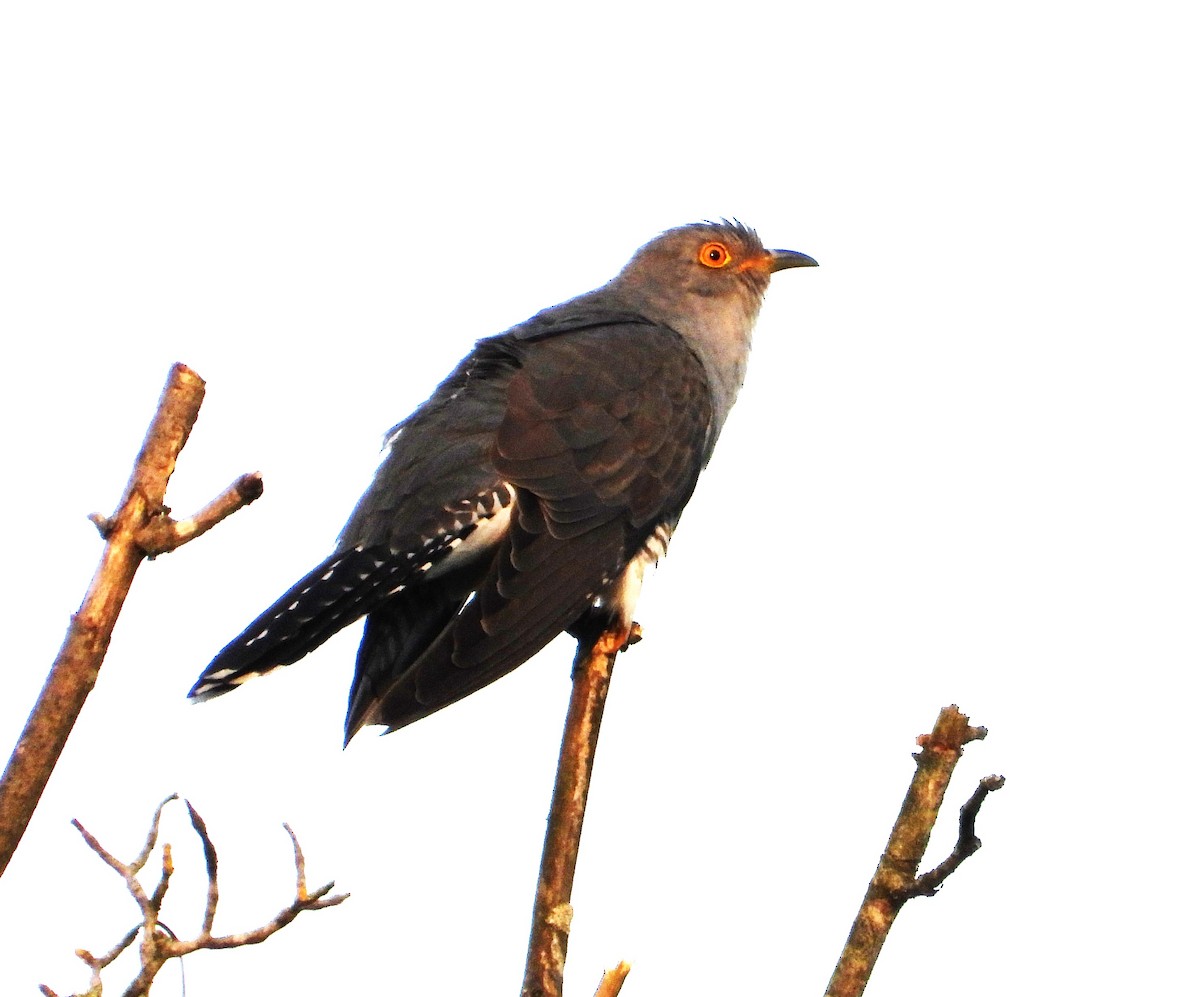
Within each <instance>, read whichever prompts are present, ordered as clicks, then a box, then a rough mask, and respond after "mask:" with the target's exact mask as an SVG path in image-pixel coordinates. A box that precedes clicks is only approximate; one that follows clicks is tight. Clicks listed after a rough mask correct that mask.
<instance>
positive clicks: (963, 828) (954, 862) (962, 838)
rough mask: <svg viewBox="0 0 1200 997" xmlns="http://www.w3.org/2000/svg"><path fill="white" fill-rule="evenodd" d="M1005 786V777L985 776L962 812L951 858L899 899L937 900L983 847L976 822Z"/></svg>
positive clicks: (923, 876) (963, 806)
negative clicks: (946, 884) (947, 883)
mask: <svg viewBox="0 0 1200 997" xmlns="http://www.w3.org/2000/svg"><path fill="white" fill-rule="evenodd" d="M1003 785H1004V776H1002V775H989V776H984V778H982V779H980V780H979V785H978V786H976V787H975V792H973V793H972V794H971V796H970V798H969V799H968V800H967V802H966V803H964V804H963V805H962V808H961V809H960V810H959V812H958V813H959V817H958V840H957V841H955V843H954V848H953V849H952V850H951V852H950V854H949V855H948V856H947V857H946V858H945V859H944V860H943V861H942V862H940V863H938V865H936V866H934V868H932V869H930V870H929V871H928V872H924V873H922V874H921V875H920V876H918V877H917V879H916V882H914V883H913V884H912V886H910V887H909V888H908V889H906V890H901V891H899V892H898V894H897V896H898V897H902V898H903V899H904V900H911V899H912V898H913V897H931V896H933V895H934V894H935V893H937V891H938V890H939V889H940V888H941V885H942V884H943V883H944V882H945V881H946V880H947V879H948V878H949V877H950V875H951V874H952V873H953V872H954V871H955V870H956V869H957V868H958V867H959V866H960V865H962V864H963V863H964V862H965V861H966V860H967V859H969V858H970V857H971V856H972V855H974V854H975V853H976V852H977V851H979V849H980V848H982V847H983V842H982V841H980V840H979V838H977V837H976V836H975V818H976V817H978V816H979V810H980V808H981V807H982V806H983V801H984V800H986V799H987V796H988V793H994V792H995V791H996V790H997V789H1000V788H1001V787H1002V786H1003Z"/></svg>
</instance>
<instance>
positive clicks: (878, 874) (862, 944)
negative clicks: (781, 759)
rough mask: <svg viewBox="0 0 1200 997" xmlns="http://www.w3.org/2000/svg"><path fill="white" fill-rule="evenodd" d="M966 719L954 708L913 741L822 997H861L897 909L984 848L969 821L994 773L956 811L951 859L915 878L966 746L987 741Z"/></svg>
mask: <svg viewBox="0 0 1200 997" xmlns="http://www.w3.org/2000/svg"><path fill="white" fill-rule="evenodd" d="M968 720H969V718H968V717H966V716H965V715H963V714H962V713H960V712H959V710H958V707H957V706H947V707H946V708H945V709H943V710H942V711H941V713H940V714H939V715H938V719H937V723H935V724H934V726H933V731H932V733H929V734H922V735H921V736H920V737H918V738H917V744H918V745H920V747H921V751H920V752H919V753H917V754H916V755H914V756H913V757H914V758H915V759H916V762H917V771H916V772H915V773H914V774H913V778H912V783H911V784H910V785H909V788H908V795H907V796H906V797H905V798H904V803H903V804H902V805H901V807H900V816H899V817H898V818H897V819H896V824H895V826H894V827H893V828H892V834H891V837H890V838H889V839H888V843H887V848H886V849H885V850H884V852H883V855H881V856H880V859H879V865H878V866H877V867H876V869H875V875H874V876H872V877H871V883H870V885H869V886H868V887H867V894H866V896H865V897H863V902H862V906H861V907H860V908H859V911H858V915H857V916H856V917H855V919H854V924H853V926H852V927H851V928H850V937H849V938H847V940H846V946H845V948H844V949H843V950H842V954H841V957H840V958H839V959H838V963H837V967H836V968H835V969H834V971H833V976H832V977H831V978H830V981H829V986H828V988H827V989H826V991H825V994H826V997H859V995H861V994H862V992H863V990H864V989H865V987H866V985H867V980H868V979H869V978H870V976H871V971H872V970H873V969H874V968H875V962H876V960H877V959H878V958H879V953H880V951H881V950H882V948H883V943H884V942H885V941H886V940H887V935H888V931H890V930H891V927H892V923H893V922H894V921H895V919H896V915H897V914H899V913H900V908H901V907H902V906H904V904H905V902H906V901H908V900H910V899H912V898H913V897H917V896H933V895H934V893H935V892H937V890H938V888H939V887H940V886H941V885H942V884H943V883H944V882H945V881H946V878H947V877H948V876H950V875H951V873H953V872H954V871H955V870H956V869H957V868H958V867H959V866H960V865H962V863H963V862H964V861H966V859H967V858H969V857H970V856H971V855H973V854H974V853H975V852H977V851H978V850H979V848H980V847H981V845H982V842H980V840H979V839H978V838H977V837H976V836H975V819H976V818H977V817H978V816H979V809H980V807H982V806H983V801H984V799H986V798H987V795H988V794H989V793H991V792H994V791H995V790H997V789H999V788H1000V787H1001V786H1003V785H1004V777H1003V776H998V775H992V776H988V777H987V778H985V779H982V780H981V781H980V783H979V786H978V788H977V789H976V790H975V792H974V793H973V794H972V795H971V798H970V799H969V800H968V801H967V802H966V803H965V804H964V805H963V807H962V810H961V811H960V816H959V826H958V840H957V841H956V842H955V845H954V849H953V850H952V851H951V853H950V855H949V857H948V858H946V860H945V861H943V862H942V863H940V864H939V865H938V866H936V867H935V868H934V869H932V870H930V871H929V872H927V873H924V874H923V875H920V876H918V875H917V868H918V867H919V866H920V864H921V859H922V858H924V856H925V849H926V848H928V847H929V836H930V834H931V833H932V831H933V825H934V822H935V821H936V820H937V815H938V811H939V810H940V809H941V806H942V800H943V798H944V797H945V795H946V787H947V786H948V785H949V783H950V776H951V775H952V774H953V772H954V767H955V765H957V764H958V759H959V758H960V757H961V756H962V751H963V747H964V745H966V744H968V743H970V742H971V741H979V740H982V739H983V738H984V737H986V736H987V728H986V727H972V726H970V724H969V722H968Z"/></svg>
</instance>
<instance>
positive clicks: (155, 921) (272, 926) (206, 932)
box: [41, 795, 349, 997]
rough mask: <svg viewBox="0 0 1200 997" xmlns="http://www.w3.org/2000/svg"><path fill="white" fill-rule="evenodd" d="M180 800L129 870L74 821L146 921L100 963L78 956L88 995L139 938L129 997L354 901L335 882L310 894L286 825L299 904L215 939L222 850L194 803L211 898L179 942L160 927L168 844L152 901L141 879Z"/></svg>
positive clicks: (95, 991)
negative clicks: (188, 959) (170, 970)
mask: <svg viewBox="0 0 1200 997" xmlns="http://www.w3.org/2000/svg"><path fill="white" fill-rule="evenodd" d="M175 799H178V797H177V796H175V795H171V796H169V797H167V799H165V800H164V801H163V802H162V803H160V804H159V805H158V809H157V810H156V811H155V812H154V819H153V821H152V823H151V826H150V834H149V836H148V838H147V845H146V847H145V848H144V849H143V850H142V852H141V853H139V855H138V857H137V858H136V859H134V861H133V862H130V863H128V864H127V863H124V862H121V861H120V860H119V859H117V858H115V857H114V856H113V855H112V854H111V853H110V852H109V851H108V850H107V849H105V848H104V846H102V845H101V844H100V842H99V841H97V840H96V838H95V837H94V836H93V835H92V834H91V833H90V832H89V831H88V830H87V829H86V828H85V827H84V826H83V825H82V824H80V823H79V821H77V820H76V821H72V823H73V824H74V825H75V827H76V828H77V829H78V831H79V833H80V834H81V835H82V836H83V840H84V841H85V842H87V845H88V847H89V848H91V849H92V851H94V852H95V853H96V854H97V855H99V856H100V858H101V860H102V861H103V862H104V864H105V865H107V866H109V867H110V868H112V869H113V870H115V871H116V872H117V873H118V874H119V875H120V876H121V878H122V879H123V880H124V881H125V887H126V889H128V890H129V893H130V895H131V896H132V897H133V899H134V901H135V902H136V903H137V905H138V910H139V911H141V915H142V920H141V923H139V924H137V925H135V926H134V927H133V928H132V929H131V930H130V931H128V932H127V933H126V934H125V935H124V936H123V937H122V938H121V940H120V941H119V942H118V943H117V944H116V945H115V946H114V947H113V948H112V949H111V950H110V951H108V952H106V953H105V954H104V955H102V956H99V957H97V956H93V955H92V954H91V953H90V952H88V951H87V950H86V949H79V950H77V951H76V955H78V956H79V958H80V959H82V960H83V962H84V963H85V964H86V965H87V967H88V968H89V969H90V970H91V971H92V972H91V981H90V984H89V989H88V991H87V995H93V994H97V995H98V994H99V993H100V992H101V989H102V985H101V980H100V973H101V971H103V970H104V969H105V968H107V967H108V966H109V965H111V964H112V962H113V961H114V960H115V959H116V958H117V956H119V955H120V954H121V953H122V952H124V951H125V950H126V949H127V948H129V946H130V945H132V944H133V941H134V939H135V938H137V936H138V934H139V933H140V934H141V936H142V942H141V945H140V947H139V948H140V954H141V966H142V968H141V971H140V972H139V973H138V975H137V977H136V978H135V979H134V981H133V982H132V983H130V984H129V986H128V988H127V989H126V990H125V997H144V995H145V994H147V993H148V992H149V990H150V984H151V983H153V981H154V977H155V976H156V975H157V974H158V971H159V970H160V969H161V968H162V967H163V965H164V964H165V963H166V962H167V961H168V960H170V959H177V958H179V957H180V956H184V955H187V954H188V953H190V952H195V951H197V950H198V949H231V948H240V947H241V946H243V945H257V944H258V943H259V942H262V941H265V940H266V939H268V938H270V937H271V935H273V934H275V932H277V931H279V930H280V929H281V928H284V927H286V926H287V925H289V924H291V922H292V921H294V920H295V919H296V918H297V917H298V916H299V915H300V914H301V913H302V912H303V911H306V910H320V909H321V908H323V907H336V906H337V905H338V904H340V903H341V902H342V901H343V900H345V899H346V898H347V897H348V896H349V894H348V893H341V894H336V895H333V896H330V893H331V892H332V891H333V885H334V884H333V883H332V882H330V883H326V884H325V885H324V886H322V887H320V888H319V889H317V890H312V891H310V890H309V889H308V886H307V884H306V883H305V879H304V853H303V852H302V851H301V850H300V843H299V841H297V840H296V835H295V834H293V833H292V829H291V828H290V827H288V826H287V825H286V824H284V829H285V830H286V831H287V833H288V837H290V838H291V839H292V851H293V854H294V856H295V862H296V895H295V898H294V899H293V900H292V902H291V903H290V904H288V905H287V906H286V907H284V908H283V909H282V910H281V911H280V912H279V913H278V914H276V915H275V916H274V917H273V918H272V919H271V920H270V921H268V922H267V923H266V924H264V925H262V926H261V927H258V928H254V929H252V930H250V931H244V932H240V933H238V934H233V935H214V934H213V933H212V927H213V921H214V920H215V919H216V914H217V899H218V890H217V850H216V848H215V847H214V846H213V843H212V839H211V838H210V837H209V834H208V828H207V827H206V826H205V824H204V820H203V819H202V818H201V817H200V815H199V814H198V813H197V812H196V810H195V808H194V807H193V806H192V805H191V803H188V804H187V808H188V815H189V817H190V818H191V822H192V827H193V828H194V829H195V831H196V834H197V835H198V836H199V838H200V843H201V845H202V846H203V849H204V864H205V867H206V869H207V874H208V895H207V899H206V901H205V906H204V918H203V921H202V923H201V928H200V933H199V934H198V935H197V936H196V937H195V938H191V939H180V938H177V937H175V935H174V933H172V932H171V931H170V930H169V929H168V928H166V926H165V925H163V924H161V923H160V921H159V913H160V911H161V910H162V904H163V900H164V899H165V898H166V894H167V888H168V885H169V883H170V878H171V874H172V872H174V865H173V863H172V860H171V846H170V845H169V844H164V845H163V848H162V856H163V865H162V875H161V877H160V879H159V881H158V885H157V886H156V887H155V888H154V890H153V892H151V893H150V894H149V895H148V894H147V893H146V890H145V888H144V887H143V886H142V884H141V883H140V882H139V881H138V878H137V874H138V872H139V871H141V869H142V867H143V866H144V865H145V864H146V861H147V859H148V857H149V854H150V852H151V851H152V850H153V849H154V846H155V845H156V844H157V842H158V830H159V818H160V817H161V815H162V809H163V807H164V806H166V804H167V803H169V802H170V801H171V800H175ZM41 989H42V993H43V994H46V995H49V997H53V995H54V992H53V991H52V990H51V989H50V988H49V987H47V986H45V985H43V986H42V988H41ZM87 995H85V997H87Z"/></svg>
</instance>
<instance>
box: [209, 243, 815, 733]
mask: <svg viewBox="0 0 1200 997" xmlns="http://www.w3.org/2000/svg"><path fill="white" fill-rule="evenodd" d="M816 265H817V264H816V261H815V260H813V259H812V258H811V257H809V256H805V255H804V254H803V253H797V252H792V251H790V250H768V249H764V248H763V246H762V243H761V242H760V241H759V239H758V237H757V235H755V233H754V232H753V231H752V230H751V229H749V228H746V227H745V226H743V225H741V224H740V223H736V222H732V223H731V222H720V223H712V222H704V223H701V224H696V225H686V226H683V227H681V228H676V229H671V230H670V231H667V232H665V233H663V234H662V235H660V236H659V237H658V238H656V239H654V240H652V241H651V242H649V243H647V244H646V245H645V246H643V247H642V248H641V249H639V250H638V251H637V253H636V254H635V255H634V257H633V259H631V260H630V261H629V263H628V264H626V266H625V268H624V269H623V270H622V271H621V272H620V273H619V274H617V276H616V277H615V278H613V279H612V280H611V281H609V282H608V283H607V284H605V285H604V286H603V287H601V288H599V289H597V290H595V291H592V292H590V293H588V294H584V295H581V296H580V297H578V298H574V299H573V300H571V301H567V302H565V303H563V304H561V305H556V306H555V307H553V308H548V309H546V310H545V311H542V312H539V313H538V314H537V315H534V316H533V317H532V318H531V319H529V320H528V321H525V322H522V323H521V324H520V325H517V326H515V327H513V328H512V329H510V330H509V331H508V332H505V333H501V334H500V335H498V336H492V337H490V338H487V339H481V340H480V341H479V342H478V343H476V344H475V348H474V349H473V350H472V351H471V352H470V354H468V356H467V357H466V358H465V359H464V360H463V361H462V362H461V363H460V364H459V365H458V367H457V368H455V370H454V371H453V372H452V373H451V374H450V376H449V377H447V378H446V380H444V381H443V382H442V383H441V384H440V385H438V387H437V390H435V391H434V393H433V394H432V395H431V396H430V398H429V400H428V401H426V402H425V403H424V404H423V405H421V406H420V408H418V409H417V410H416V411H415V412H414V413H413V414H412V415H410V416H409V417H408V418H407V419H405V420H404V422H402V423H400V425H398V426H396V427H395V429H393V430H392V432H391V434H390V435H389V437H388V441H387V452H386V455H385V457H384V459H383V462H382V463H381V465H380V467H379V470H378V471H377V472H376V475H375V480H374V481H373V482H372V484H371V486H370V487H369V488H368V489H367V491H366V494H364V495H363V497H362V498H361V499H360V500H359V503H358V507H357V508H356V509H355V510H354V513H353V514H352V515H351V517H350V521H349V522H348V523H347V524H346V527H345V529H344V530H343V531H342V534H341V537H340V539H339V540H338V544H337V549H336V550H335V552H334V553H333V555H332V556H331V557H329V558H328V559H327V560H325V561H324V562H323V563H321V564H320V565H318V566H317V567H316V568H314V569H313V570H312V571H311V572H309V574H308V575H307V576H305V577H304V578H302V579H301V580H300V581H299V582H297V583H296V584H295V585H294V586H293V587H292V588H291V589H290V590H289V591H288V592H287V593H286V594H285V595H284V596H282V597H281V598H280V599H279V600H278V601H277V602H276V603H275V604H274V605H273V606H271V608H270V609H268V610H267V611H266V612H264V613H263V614H262V615H261V616H260V617H258V619H256V620H255V621H254V622H253V623H251V624H250V626H248V627H247V628H246V630H245V632H244V633H243V634H242V635H241V636H239V637H237V638H236V639H235V640H234V641H232V643H230V644H229V645H228V646H226V647H225V649H224V650H222V651H221V653H220V654H218V655H217V656H216V658H214V659H213V662H212V663H211V664H210V665H209V666H208V668H207V669H205V671H204V673H203V674H202V675H201V676H200V678H199V679H198V680H197V682H196V684H195V686H194V687H193V688H192V690H191V693H190V695H191V697H192V698H193V699H207V698H211V697H213V696H218V695H221V694H222V693H225V692H228V691H229V690H231V689H233V688H234V687H235V686H237V685H240V684H241V683H243V682H245V681H246V680H247V679H249V678H252V677H253V676H255V675H260V674H263V673H265V672H268V671H271V670H272V669H274V668H278V667H280V666H281V665H289V664H291V663H292V662H294V661H297V660H298V659H300V658H302V657H303V656H304V655H306V654H308V653H309V652H310V651H312V650H314V649H315V648H316V647H318V646H319V645H320V644H322V643H323V642H324V641H326V640H328V639H329V638H330V637H331V636H333V634H335V633H337V631H339V630H341V629H342V628H343V627H345V626H349V625H350V624H351V623H353V622H354V621H355V620H357V619H359V618H360V617H362V616H365V617H366V618H367V622H366V628H365V630H364V632H363V638H362V644H361V645H360V647H359V650H358V663H357V667H356V669H355V673H354V683H353V685H352V686H351V689H350V705H349V712H348V713H347V716H346V740H347V741H349V739H350V738H351V737H352V736H353V735H354V733H355V732H356V731H358V730H359V729H360V728H361V727H363V726H366V725H369V724H386V725H387V726H388V728H389V730H395V729H397V728H399V727H403V726H405V725H406V724H410V723H412V722H413V721H414V720H419V719H421V718H422V717H425V716H428V715H429V714H430V713H433V712H434V711H435V710H439V709H441V708H442V707H443V706H447V705H449V704H450V703H453V702H455V701H456V700H459V699H461V698H462V697H464V696H466V695H468V694H470V693H472V692H475V691H476V690H477V689H481V688H482V687H483V686H485V685H487V684H488V683H490V682H493V681H495V680H496V679H498V678H500V677H501V676H502V675H505V674H507V673H508V672H510V671H512V669H514V668H516V667H517V666H518V665H520V664H521V663H522V662H524V661H526V660H527V659H528V658H530V657H532V656H533V655H534V654H535V653H537V652H538V651H539V650H541V649H542V648H543V647H544V646H545V645H546V644H547V643H549V642H550V640H552V639H553V638H554V637H555V636H556V635H557V634H559V633H561V632H563V631H564V630H565V631H568V632H571V633H573V634H575V635H577V636H578V635H579V634H580V633H583V632H584V631H585V630H586V629H587V628H588V627H599V626H601V625H607V624H609V623H611V622H614V621H620V622H621V623H623V624H624V625H628V624H629V622H630V621H631V619H632V613H633V609H634V603H635V602H636V600H637V596H638V593H639V591H640V588H641V581H642V573H643V570H644V568H645V566H646V565H647V564H648V563H652V562H654V561H656V560H657V559H658V558H659V557H660V556H662V554H663V553H664V552H665V550H666V547H667V542H668V541H669V540H670V537H671V533H672V531H673V530H674V529H675V525H676V523H678V522H679V516H680V513H682V512H683V507H684V506H685V505H686V504H687V502H688V499H689V498H691V495H692V490H693V489H694V488H695V486H696V479H697V478H698V477H699V475H700V471H701V469H702V468H703V467H704V465H705V464H707V463H708V459H709V457H711V456H712V452H713V447H714V446H715V444H716V442H717V436H718V435H719V434H720V432H721V427H722V426H723V425H724V423H725V418H726V416H727V415H728V414H729V409H730V407H731V406H732V405H733V402H734V399H735V398H736V397H737V393H738V389H739V388H740V387H741V385H742V379H743V377H744V375H745V371H746V360H747V357H748V355H749V351H750V333H751V329H752V328H753V325H754V321H755V319H756V317H757V315H758V311H759V306H760V305H761V304H762V299H763V294H764V293H765V291H766V289H767V284H768V283H769V281H770V279H771V274H772V273H774V272H775V271H777V270H782V269H785V268H787V267H810V266H816Z"/></svg>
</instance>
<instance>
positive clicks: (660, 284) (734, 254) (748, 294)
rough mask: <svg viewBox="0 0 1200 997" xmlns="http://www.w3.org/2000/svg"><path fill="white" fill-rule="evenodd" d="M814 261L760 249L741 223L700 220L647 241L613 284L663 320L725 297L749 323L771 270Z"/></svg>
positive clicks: (714, 307)
mask: <svg viewBox="0 0 1200 997" xmlns="http://www.w3.org/2000/svg"><path fill="white" fill-rule="evenodd" d="M816 265H817V261H816V260H814V259H813V258H812V257H811V256H806V255H805V254H804V253H797V252H794V251H793V250H790V249H764V248H763V244H762V242H761V241H760V240H759V238H758V235H757V234H756V233H755V231H754V230H753V229H751V228H748V227H747V226H745V225H743V224H741V223H740V222H736V221H733V222H728V221H721V222H699V223H697V224H695V225H684V226H681V227H679V228H673V229H670V230H668V231H666V232H664V233H663V234H662V235H660V236H658V238H656V239H652V240H651V241H650V242H648V243H646V245H644V246H643V247H642V248H641V249H639V250H638V251H637V253H635V254H634V256H633V258H632V259H631V260H630V261H629V263H628V264H627V265H626V266H625V268H624V269H623V270H622V271H621V273H620V274H619V275H618V276H617V277H616V279H615V280H614V281H613V284H614V285H615V287H616V288H617V289H619V290H621V291H623V292H625V293H626V294H628V295H629V296H630V297H632V298H634V299H635V300H637V301H638V303H639V304H641V305H643V307H644V306H646V305H649V306H650V309H649V310H651V311H652V312H655V313H657V314H654V316H653V317H655V318H659V319H662V320H668V319H669V318H670V317H672V315H676V316H677V315H679V314H681V313H684V314H686V313H692V312H695V311H697V310H699V311H700V312H701V313H706V314H712V313H715V312H717V311H720V310H722V309H721V302H729V303H731V304H733V305H735V307H736V310H737V311H739V312H741V313H742V314H743V315H744V316H745V317H746V319H747V320H748V321H750V322H753V320H754V316H755V315H757V313H758V309H759V306H760V305H761V303H762V297H763V294H764V293H765V292H766V290H767V285H768V284H769V283H770V280H771V274H773V273H775V272H776V271H779V270H784V269H787V268H789V267H815V266H816ZM672 324H673V323H672Z"/></svg>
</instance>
